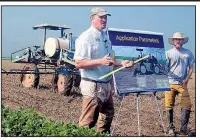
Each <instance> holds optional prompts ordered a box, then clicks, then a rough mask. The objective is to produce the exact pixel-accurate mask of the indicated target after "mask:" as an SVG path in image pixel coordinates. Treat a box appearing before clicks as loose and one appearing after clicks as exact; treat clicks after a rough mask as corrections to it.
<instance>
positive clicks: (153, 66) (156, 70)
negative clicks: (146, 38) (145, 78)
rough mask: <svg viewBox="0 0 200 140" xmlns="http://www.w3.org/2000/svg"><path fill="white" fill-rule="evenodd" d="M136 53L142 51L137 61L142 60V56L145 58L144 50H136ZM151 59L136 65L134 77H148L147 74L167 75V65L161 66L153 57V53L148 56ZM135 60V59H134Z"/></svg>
mask: <svg viewBox="0 0 200 140" xmlns="http://www.w3.org/2000/svg"><path fill="white" fill-rule="evenodd" d="M136 51H140V55H139V56H138V58H137V59H140V58H142V56H144V54H143V53H142V51H143V49H138V48H137V49H136ZM148 55H149V58H148V59H145V60H142V61H141V62H140V63H138V64H136V65H135V66H134V68H135V72H134V75H137V74H139V75H146V74H157V75H159V74H161V73H164V74H167V70H166V65H165V64H161V63H160V62H159V61H158V60H157V58H156V57H155V56H154V55H152V54H151V53H150V54H148ZM133 60H134V58H133Z"/></svg>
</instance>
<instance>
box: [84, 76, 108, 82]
mask: <svg viewBox="0 0 200 140" xmlns="http://www.w3.org/2000/svg"><path fill="white" fill-rule="evenodd" d="M81 79H82V80H85V81H90V82H94V83H109V82H110V81H111V79H109V80H108V81H96V80H92V79H89V78H85V77H81Z"/></svg>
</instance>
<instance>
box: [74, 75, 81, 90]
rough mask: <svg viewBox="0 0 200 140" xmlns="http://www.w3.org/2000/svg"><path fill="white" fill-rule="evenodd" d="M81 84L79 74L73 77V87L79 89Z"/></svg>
mask: <svg viewBox="0 0 200 140" xmlns="http://www.w3.org/2000/svg"><path fill="white" fill-rule="evenodd" d="M80 83H81V76H80V75H79V74H75V75H74V86H75V87H79V86H80Z"/></svg>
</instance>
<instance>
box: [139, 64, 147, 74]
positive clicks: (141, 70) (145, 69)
mask: <svg viewBox="0 0 200 140" xmlns="http://www.w3.org/2000/svg"><path fill="white" fill-rule="evenodd" d="M140 73H141V74H142V75H144V74H146V73H147V68H146V66H145V65H143V64H142V65H141V66H140Z"/></svg>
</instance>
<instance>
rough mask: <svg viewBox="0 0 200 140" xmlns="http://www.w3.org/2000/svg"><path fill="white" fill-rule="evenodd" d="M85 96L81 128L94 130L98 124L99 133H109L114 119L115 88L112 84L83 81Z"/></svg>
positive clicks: (81, 86) (80, 121)
mask: <svg viewBox="0 0 200 140" xmlns="http://www.w3.org/2000/svg"><path fill="white" fill-rule="evenodd" d="M80 88H81V93H82V94H83V104H82V112H81V116H80V118H79V126H84V127H89V128H92V127H94V126H95V124H96V123H97V131H98V132H109V133H110V126H111V123H112V120H113V117H114V105H113V98H112V93H113V87H112V86H111V83H110V82H109V83H94V82H91V81H84V80H81V84H80Z"/></svg>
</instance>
